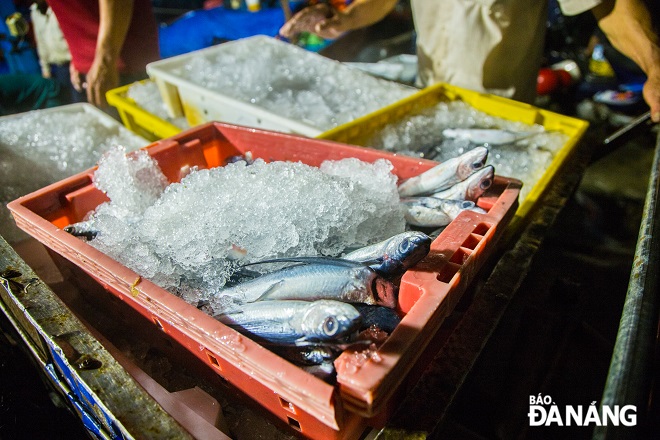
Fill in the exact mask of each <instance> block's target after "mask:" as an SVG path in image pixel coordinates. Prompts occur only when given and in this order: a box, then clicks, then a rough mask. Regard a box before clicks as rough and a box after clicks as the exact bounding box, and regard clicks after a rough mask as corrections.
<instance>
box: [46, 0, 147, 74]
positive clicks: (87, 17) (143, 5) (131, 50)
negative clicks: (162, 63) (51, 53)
mask: <svg viewBox="0 0 660 440" xmlns="http://www.w3.org/2000/svg"><path fill="white" fill-rule="evenodd" d="M48 4H49V5H50V7H51V8H52V9H53V12H54V13H55V16H56V17H57V21H58V22H59V24H60V28H61V29H62V33H63V34H64V38H65V39H66V41H67V43H68V45H69V51H70V52H71V62H72V63H73V65H74V67H75V68H76V69H77V70H78V71H79V72H80V73H83V74H86V73H87V72H88V71H89V69H90V67H91V66H92V62H93V61H94V54H95V52H96V37H97V35H98V31H99V3H98V1H97V0H48ZM159 58H160V55H159V49H158V25H157V24H156V18H155V17H154V14H153V10H152V6H151V0H135V1H134V5H133V17H132V18H131V23H130V26H129V28H128V33H127V34H126V40H125V41H124V46H123V47H122V50H121V53H120V57H119V62H118V67H119V71H120V72H121V73H128V74H134V73H142V72H144V71H145V66H146V65H147V64H148V63H150V62H152V61H156V60H157V59H159Z"/></svg>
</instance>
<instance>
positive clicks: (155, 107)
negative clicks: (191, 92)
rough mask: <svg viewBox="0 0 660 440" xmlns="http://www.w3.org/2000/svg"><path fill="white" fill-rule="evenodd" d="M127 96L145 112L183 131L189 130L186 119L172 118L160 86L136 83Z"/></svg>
mask: <svg viewBox="0 0 660 440" xmlns="http://www.w3.org/2000/svg"><path fill="white" fill-rule="evenodd" d="M126 96H128V97H129V98H131V99H132V100H133V101H135V103H136V104H137V105H138V106H139V107H140V108H142V109H143V110H145V111H147V112H149V113H151V114H152V115H154V116H157V117H158V118H160V119H162V120H164V121H167V122H169V123H171V124H172V125H175V126H177V127H179V128H181V129H183V130H185V129H187V128H189V124H188V121H187V120H186V118H185V117H183V116H181V117H178V118H172V117H170V115H169V113H168V112H167V107H166V106H165V103H164V102H163V98H162V97H161V95H160V92H159V91H158V85H157V84H156V83H155V82H152V81H142V82H136V83H133V84H131V85H130V87H129V88H128V90H127V92H126Z"/></svg>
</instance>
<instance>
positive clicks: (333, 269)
mask: <svg viewBox="0 0 660 440" xmlns="http://www.w3.org/2000/svg"><path fill="white" fill-rule="evenodd" d="M273 262H294V263H304V264H298V265H295V266H289V267H285V268H282V269H279V270H276V271H273V272H269V273H266V274H264V275H262V276H260V277H258V278H254V279H251V280H248V281H246V282H244V283H240V284H238V285H235V286H232V287H229V288H225V289H222V290H220V291H219V292H218V293H217V295H216V296H215V300H216V301H217V300H219V299H220V298H221V297H223V296H229V297H231V298H233V299H234V300H235V301H236V302H239V303H242V302H255V301H263V300H269V301H272V300H287V299H288V300H305V301H313V300H318V299H332V300H338V301H346V302H360V303H365V304H379V305H383V306H386V307H392V308H393V307H396V303H397V288H396V286H395V285H394V284H392V283H391V282H389V281H387V280H385V279H383V278H382V277H379V276H378V274H377V273H376V272H375V271H374V270H373V269H371V268H370V267H369V266H367V265H365V264H362V263H356V262H353V261H347V260H343V259H339V258H325V257H307V258H305V257H300V258H279V259H273V260H265V261H261V262H258V263H251V264H247V265H244V266H248V265H254V264H262V263H273ZM212 305H213V300H212Z"/></svg>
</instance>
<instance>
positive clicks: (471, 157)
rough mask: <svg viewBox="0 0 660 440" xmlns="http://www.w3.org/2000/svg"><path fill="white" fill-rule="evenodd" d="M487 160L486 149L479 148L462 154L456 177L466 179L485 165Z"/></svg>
mask: <svg viewBox="0 0 660 440" xmlns="http://www.w3.org/2000/svg"><path fill="white" fill-rule="evenodd" d="M487 159H488V148H486V147H483V146H479V147H475V148H473V149H472V150H470V151H468V152H466V153H464V154H463V155H462V156H461V160H460V162H459V163H458V167H457V169H456V175H457V176H458V177H459V178H460V179H461V180H465V179H467V178H468V177H469V176H470V175H471V174H472V173H474V172H475V171H479V170H480V169H482V168H483V167H484V166H485V165H486V160H487Z"/></svg>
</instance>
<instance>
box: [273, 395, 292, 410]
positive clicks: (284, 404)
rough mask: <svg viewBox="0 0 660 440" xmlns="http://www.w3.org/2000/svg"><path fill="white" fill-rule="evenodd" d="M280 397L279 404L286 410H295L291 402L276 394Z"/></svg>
mask: <svg viewBox="0 0 660 440" xmlns="http://www.w3.org/2000/svg"><path fill="white" fill-rule="evenodd" d="M277 397H278V398H279V399H280V405H281V406H282V408H284V409H285V410H287V411H291V412H292V413H295V412H296V409H295V407H294V406H293V403H291V402H289V401H288V400H286V399H282V398H281V397H279V396H277Z"/></svg>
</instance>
